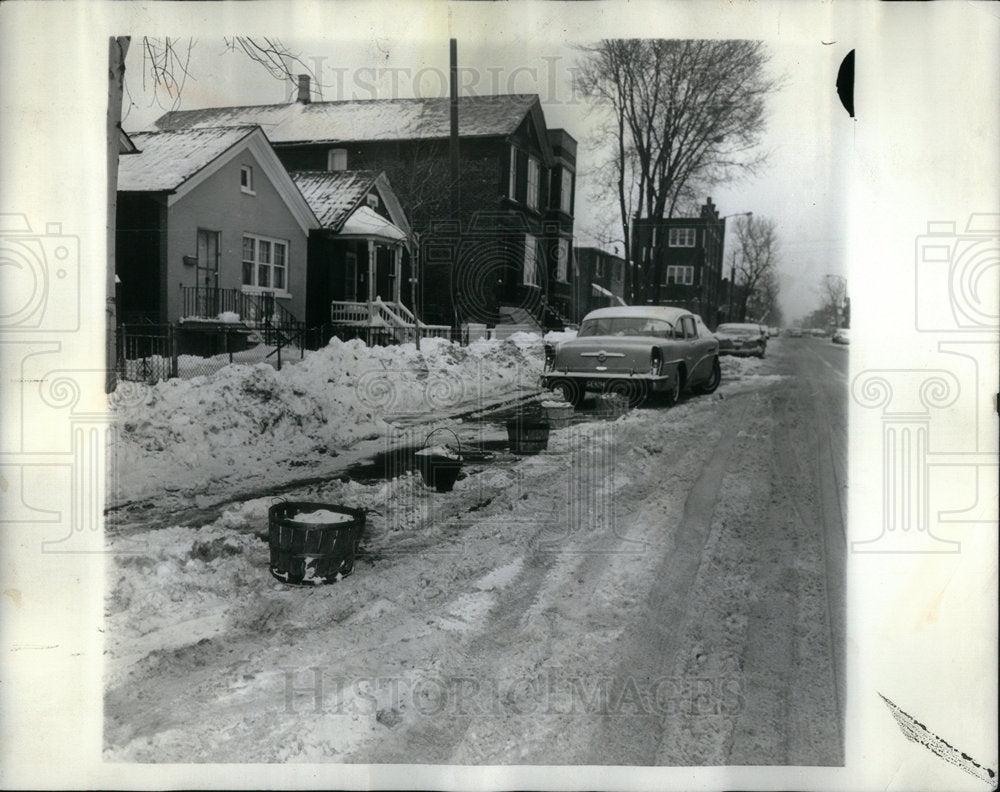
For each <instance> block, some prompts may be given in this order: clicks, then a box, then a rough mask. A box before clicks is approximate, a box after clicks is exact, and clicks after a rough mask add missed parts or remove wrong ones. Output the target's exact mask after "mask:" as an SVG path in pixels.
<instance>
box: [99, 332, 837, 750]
mask: <svg viewBox="0 0 1000 792" xmlns="http://www.w3.org/2000/svg"><path fill="white" fill-rule="evenodd" d="M516 341H517V343H514V342H504V344H503V345H497V344H493V346H491V347H489V348H487V347H486V346H483V348H482V349H478V350H461V348H459V350H460V351H459V352H458V353H456V352H452V351H449V350H448V349H446V348H445V346H443V345H441V346H434V345H431V348H430V350H429V351H425V352H424V353H423V356H422V357H421V359H426V360H428V361H429V362H428V364H427V368H426V369H424V370H423V372H422V373H421V372H420V367H419V366H417V368H413V365H412V364H413V359H415V358H414V357H413V356H412V355H411V358H410V359H407V361H406V362H405V365H404V361H403V359H402V357H400V356H402V355H403V352H401V351H399V350H395V351H394V350H391V349H390V350H381V351H379V352H378V354H379V355H382V356H391V355H396V356H397V358H396V359H394V361H391V362H390V361H387V360H383V361H382V363H381V366H380V367H378V368H377V369H370V368H365V367H366V366H369V365H370V361H368V362H365V361H361V362H358V361H357V360H356V359H355V360H353V361H352V360H350V358H351V355H352V354H353V352H352V349H353V350H355V351H356V349H357V348H356V347H350V346H349V345H341V346H339V347H336V348H334V349H331V350H329V351H324V352H323V353H322V354H324V355H328V357H322V356H321V353H316V354H317V357H316V358H315V359H313V360H312V361H311V360H310V359H308V358H307V359H306V360H305V361H304V362H303V363H301V364H299V365H296V366H294V367H291V368H289V369H287V371H283V372H281V374H280V375H279V376H278V377H275V378H271V377H270V375H267V374H266V373H264V372H263V369H258V370H255V371H256V372H257V373H255V374H254V375H252V376H253V377H254V378H256V379H252V381H251V382H250V385H249V386H248V385H247V382H248V379H247V375H246V371H247V369H232V368H231V369H227V370H224V371H222V372H219V373H218V374H216V375H214V377H212V378H207V379H204V381H201V380H193V381H191V382H170V383H164V384H161V385H159V386H156V387H155V388H154V389H152V390H146V391H143V392H142V393H136V394H133V398H134V399H135V400H136V403H138V402H139V400H141V401H142V405H141V407H136V406H135V404H133V405H131V406H129V407H126V408H122V409H123V416H124V417H123V422H128V423H130V425H131V428H130V429H128V430H127V431H125V436H124V437H125V439H123V440H122V444H121V449H120V453H119V457H118V459H119V466H120V467H121V468H122V469H121V470H120V473H119V475H118V478H117V480H116V486H117V489H116V490H115V492H114V493H113V497H112V500H111V502H110V504H109V512H108V520H109V529H108V542H109V544H110V550H111V551H112V556H111V558H110V560H109V562H108V572H107V574H108V597H107V600H106V613H105V625H104V633H105V638H106V661H107V665H106V680H105V690H106V692H105V735H104V740H105V757H104V758H105V759H106V760H107V761H112V762H234V761H242V762H283V761H293V762H324V761H330V762H352V763H359V762H371V763H447V764H522V763H523V764H578V765H579V764H595V765H602V764H603V765H660V766H663V765H747V764H755V765H764V764H772V765H776V764H780V765H839V764H842V763H843V761H844V752H843V717H844V712H843V706H844V664H843V653H844V645H845V639H844V551H845V516H846V496H847V490H846V487H847V477H846V469H847V468H846V444H847V405H846V401H847V354H848V352H847V348H846V347H840V346H836V345H832V344H831V343H830V342H829V341H828V340H823V339H813V338H798V339H792V338H775V339H772V340H771V342H770V344H769V345H768V350H767V357H766V358H765V359H763V360H758V359H754V358H749V359H733V358H723V363H722V365H723V381H722V385H721V387H720V388H719V390H718V391H717V392H716V393H715V394H713V395H710V396H697V395H690V394H689V395H686V396H685V397H684V398H683V399H682V401H681V402H680V403H679V404H678V405H676V406H674V407H669V408H668V407H665V406H664V405H663V404H662V403H659V402H656V401H653V402H650V403H647V404H646V405H644V406H642V407H640V408H638V409H634V410H631V411H630V412H628V413H627V414H626V415H624V416H622V417H619V418H617V419H612V417H611V416H607V415H601V414H599V413H598V411H597V409H596V407H597V405H596V403H595V401H594V400H593V399H591V400H588V402H587V403H585V404H584V407H583V408H582V409H581V410H580V411H578V413H577V414H576V416H575V418H574V421H573V423H571V425H570V426H568V427H566V428H562V429H556V430H553V431H552V432H551V435H550V438H549V443H548V448H547V450H545V451H543V452H542V453H541V454H538V455H537V456H524V457H516V456H514V455H513V454H510V453H509V452H508V451H507V450H506V432H505V430H504V426H503V423H502V418H503V417H504V416H505V415H508V414H509V413H510V410H511V409H512V408H511V405H512V404H516V403H517V402H518V400H524V399H531V398H533V394H534V392H535V388H534V384H533V383H535V382H536V380H537V374H538V373H539V372H540V370H541V355H540V349H539V344H538V343H537V337H536V343H534V345H533V344H532V343H531V339H528V338H524V339H517V340H516ZM348 364H350V365H351V366H356V367H358V368H357V370H356V371H354V373H353V375H352V376H354V377H360V376H364V373H363V371H362V369H363V370H364V371H371V370H376V371H396V372H397V373H396V374H393V376H392V379H391V381H392V383H393V387H394V390H393V398H392V399H390V398H388V397H387V395H386V391H385V388H384V385H385V381H382V382H381V384H380V383H375V384H374V385H373V386H372V388H371V394H370V399H369V401H368V402H367V403H361V404H355V403H353V402H351V403H349V400H348V397H347V396H346V395H345V394H346V393H347V390H346V389H345V390H344V392H343V393H341V392H339V391H338V390H337V388H338V387H340V386H338V384H337V382H335V381H334V380H335V379H336V378H335V377H328V376H327V374H328V373H329V371H331V370H333V369H332V368H331V367H335V366H339V367H340V369H338V370H344V367H345V366H348ZM435 366H437V368H435ZM265 368H266V367H265ZM240 371H242V372H243V373H239V374H238V372H240ZM439 371H449V372H453V373H454V374H455V376H456V377H458V378H460V379H461V381H462V382H463V383H465V384H464V385H462V387H461V388H460V389H459V390H460V391H461V392H455V390H454V382H455V381H456V380H455V379H451V380H445V379H442V380H441V382H440V385H441V387H440V388H439V389H437V390H436V391H434V392H435V393H436V394H438V396H437V398H439V399H440V400H441V404H440V405H437V406H438V407H439V409H436V410H435V412H434V414H435V416H436V417H435V419H434V421H435V422H434V423H430V416H429V414H428V413H426V412H422V411H421V409H420V404H419V400H415V399H409V398H408V397H406V396H405V394H406V393H407V392H408V391H407V387H408V386H409V385H413V386H414V387H416V385H417V384H420V383H422V384H423V386H426V381H427V379H428V377H429V378H431V379H433V378H434V377H435V372H439ZM414 372H416V373H414ZM239 378H242V379H239ZM265 380H266V381H265ZM327 380H329V382H328V381H327ZM355 381H357V380H356V379H355ZM449 382H450V383H452V384H451V386H449V385H448V383H449ZM317 383H320V384H321V385H322V389H323V392H317V391H316V388H317V387H320V386H318V385H317ZM446 386H447V387H446ZM143 387H145V386H143ZM344 387H345V388H346V386H344ZM448 387H450V388H451V390H448ZM248 388H249V390H248ZM254 389H255V390H254ZM233 392H242V393H244V394H246V393H253V394H255V395H254V398H253V399H249V398H244V399H243V401H242V402H240V401H239V400H237V399H235V398H234V399H232V400H227V399H229V397H228V396H227V394H231V393H233ZM351 392H352V393H356V390H352V391H351ZM414 392H416V391H414ZM427 392H428V391H427V390H426V387H424V390H422V391H421V393H423V394H425V395H426V394H427ZM192 399H193V400H194V403H196V404H199V405H201V407H200V408H199V409H202V410H203V411H204V420H203V421H200V422H196V423H197V425H195V423H192V422H189V418H190V415H191V408H190V407H188V409H187V411H186V412H183V409H182V407H181V405H183V404H189V405H190V404H191V403H192V402H191V401H190V400H192ZM175 400H176V401H175ZM185 400H188V401H185ZM251 401H253V403H254V404H255V405H257V406H256V407H254V408H253V409H252V410H251V409H250V408H249V407H245V405H246V404H248V403H249V402H251ZM362 402H364V400H362ZM238 404H243V405H244V407H242V408H238V407H237V406H236V405H238ZM289 404H293V405H294V408H295V409H294V410H292V411H291V412H292V413H294V415H293V417H294V420H291V419H289V417H288V414H289V410H288V405H289ZM274 405H278V407H279V408H280V409H279V410H278V412H282V413H285V416H284V417H281V418H279V417H278V412H274V413H267V410H270V409H272V407H273V406H274ZM160 410H162V412H159V411H160ZM337 415H343V416H344V418H343V419H342V420H341V422H339V423H338V421H337V419H336V416H337ZM137 416H138V417H137ZM442 416H448V418H447V419H442ZM182 422H187V423H183V425H182ZM435 426H446V427H448V428H450V429H452V430H453V431H454V432H455V433H456V434H457V435H458V437H459V439H460V441H461V443H462V445H463V447H464V448H466V449H474V450H478V451H479V452H480V453H479V454H478V456H477V455H475V454H470V456H469V458H468V461H466V463H465V465H464V468H463V476H462V477H461V478H460V479H459V481H458V483H457V484H456V485H455V488H454V491H452V492H445V493H439V492H435V491H434V490H432V489H430V488H428V487H425V486H424V484H423V483H422V481H421V477H420V475H419V473H415V472H413V471H412V470H406V469H405V467H406V466H405V465H400V464H398V463H399V460H398V459H397V458H396V457H394V456H393V453H392V451H393V449H398V448H400V447H403V446H410V447H416V446H419V445H421V443H422V442H424V440H425V438H426V435H427V432H428V431H429V429H430V428H433V427H435ZM213 427H214V429H213ZM170 432H173V434H172V435H171V434H170ZM436 436H440V435H436ZM170 437H173V438H174V441H173V442H170V441H169V438H170ZM448 437H449V438H450V435H448ZM386 452H388V453H386ZM279 499H282V500H290V501H313V502H321V503H329V504H340V505H346V506H350V507H353V508H364V509H366V510H369V516H368V523H367V528H366V532H365V534H364V537H363V539H362V542H361V548H360V553H359V557H358V559H357V562H356V563H355V566H354V570H353V573H352V574H351V575H349V576H347V577H345V578H343V579H342V580H340V581H338V582H337V583H336V584H333V585H325V586H317V587H291V586H287V585H284V584H282V583H279V582H278V581H277V580H275V579H274V578H273V577H272V576H271V575H270V574H269V573H268V543H267V509H268V507H269V506H270V505H271V504H272V503H274V502H276V501H277V500H279Z"/></svg>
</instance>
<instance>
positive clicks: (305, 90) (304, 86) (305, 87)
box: [298, 74, 312, 104]
mask: <svg viewBox="0 0 1000 792" xmlns="http://www.w3.org/2000/svg"><path fill="white" fill-rule="evenodd" d="M298 101H299V104H309V102H311V101H312V99H311V97H310V95H309V75H308V74H300V75H299V99H298Z"/></svg>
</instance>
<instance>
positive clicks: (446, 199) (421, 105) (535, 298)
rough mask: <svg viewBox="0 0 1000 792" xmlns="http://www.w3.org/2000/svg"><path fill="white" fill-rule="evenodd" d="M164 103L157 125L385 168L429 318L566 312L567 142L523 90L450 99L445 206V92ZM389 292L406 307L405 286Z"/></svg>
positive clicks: (538, 318) (311, 167)
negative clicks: (192, 105) (258, 129)
mask: <svg viewBox="0 0 1000 792" xmlns="http://www.w3.org/2000/svg"><path fill="white" fill-rule="evenodd" d="M309 91H310V89H309V82H308V78H300V85H299V93H298V99H297V101H295V102H292V103H287V104H278V105H258V106H249V107H219V108H206V109H201V110H186V111H175V112H170V113H167V114H165V115H164V116H162V117H161V118H160V119H158V120H157V122H156V125H157V127H159V128H160V129H195V128H200V127H208V126H228V125H233V124H247V123H251V124H259V125H261V126H262V127H263V128H264V129H266V130H267V135H268V138H269V140H270V141H271V143H272V145H273V146H274V149H275V152H276V153H277V155H278V157H279V158H280V160H281V161H282V163H284V165H285V166H286V168H288V169H289V170H291V171H297V170H308V171H323V170H325V171H346V170H365V171H376V172H384V173H385V174H386V176H387V177H388V180H389V181H390V182H391V183H392V186H393V189H394V190H395V192H396V194H397V195H398V197H399V200H400V204H401V206H402V208H403V211H404V212H405V214H406V216H407V217H408V219H409V221H410V225H411V228H412V229H413V231H414V232H416V233H417V238H418V240H419V247H418V248H416V249H415V261H416V266H417V269H418V273H417V278H418V281H419V283H418V290H417V300H416V301H417V303H418V306H417V307H418V308H419V315H420V316H421V318H423V319H425V320H426V321H428V322H435V323H441V324H447V325H453V326H457V325H459V324H461V323H463V322H482V323H486V324H495V323H498V322H504V321H508V322H509V321H523V322H528V323H537V324H539V325H541V324H544V325H546V326H559V325H560V324H561V317H566V318H567V319H568V318H569V315H570V313H571V312H572V300H573V296H572V286H571V283H570V280H571V277H572V261H571V259H572V239H573V211H574V191H575V182H576V176H575V172H576V141H575V140H574V139H573V137H572V136H571V135H569V134H568V133H567V132H565V131H564V130H559V129H549V128H548V127H547V125H546V123H545V117H544V114H543V112H542V108H541V104H540V102H539V99H538V97H537V96H536V95H533V94H509V95H498V96H483V97H462V98H460V99H459V112H458V116H459V163H460V164H459V169H460V177H459V184H458V212H457V217H456V216H452V213H451V208H450V188H451V186H452V185H451V184H450V177H449V173H450V168H449V129H450V127H449V119H450V106H449V99H447V98H422V99H387V100H366V101H335V102H312V101H310V95H309ZM400 300H401V302H402V303H405V304H406V305H408V306H409V307H411V308H412V307H413V306H412V305H409V304H410V302H411V299H410V295H409V294H407V290H406V289H403V290H402V291H401V294H400Z"/></svg>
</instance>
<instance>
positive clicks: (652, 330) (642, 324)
mask: <svg viewBox="0 0 1000 792" xmlns="http://www.w3.org/2000/svg"><path fill="white" fill-rule="evenodd" d="M673 330H674V326H673V325H672V324H671V323H670V322H668V321H667V320H666V319H651V318H649V317H646V316H605V317H601V318H599V319H584V320H583V323H582V324H581V325H580V332H579V333H577V334H576V337H577V338H583V337H585V336H606V335H611V336H655V337H656V338H671V337H672V335H673Z"/></svg>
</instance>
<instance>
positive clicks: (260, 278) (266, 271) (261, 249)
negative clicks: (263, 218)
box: [243, 234, 288, 291]
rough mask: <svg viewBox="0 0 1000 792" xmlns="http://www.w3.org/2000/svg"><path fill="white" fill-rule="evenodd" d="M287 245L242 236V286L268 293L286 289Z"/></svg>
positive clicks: (266, 239)
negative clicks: (266, 290) (264, 290)
mask: <svg viewBox="0 0 1000 792" xmlns="http://www.w3.org/2000/svg"><path fill="white" fill-rule="evenodd" d="M287 270H288V243H287V242H284V241H282V240H280V239H268V238H267V237H259V236H254V235H251V234H245V235H244V236H243V285H244V286H254V287H257V288H259V289H268V290H269V291H285V290H286V288H287V282H288V281H287Z"/></svg>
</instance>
